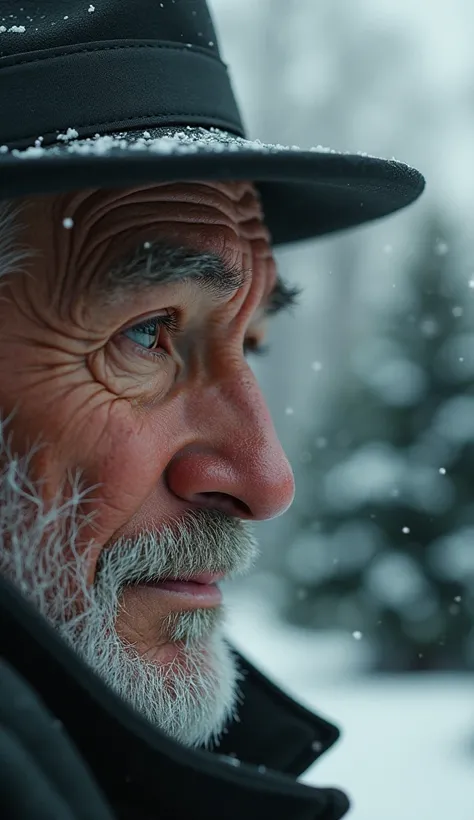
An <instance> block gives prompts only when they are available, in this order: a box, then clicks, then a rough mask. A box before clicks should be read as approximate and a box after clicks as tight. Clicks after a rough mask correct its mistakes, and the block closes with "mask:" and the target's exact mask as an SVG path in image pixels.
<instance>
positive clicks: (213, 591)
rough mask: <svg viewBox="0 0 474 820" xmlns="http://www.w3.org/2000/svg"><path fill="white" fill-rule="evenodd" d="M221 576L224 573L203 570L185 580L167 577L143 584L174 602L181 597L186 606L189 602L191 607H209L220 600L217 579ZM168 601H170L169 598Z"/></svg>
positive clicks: (215, 604) (220, 594) (220, 595)
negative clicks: (164, 579)
mask: <svg viewBox="0 0 474 820" xmlns="http://www.w3.org/2000/svg"><path fill="white" fill-rule="evenodd" d="M222 578H224V573H211V572H203V573H200V574H199V575H193V576H192V578H189V579H186V580H185V581H184V580H181V579H180V578H168V579H166V581H154V582H153V583H151V584H146V585H145V586H146V587H147V588H148V589H152V590H154V591H155V592H156V593H157V594H162V595H166V596H168V597H170V599H174V600H176V602H177V599H178V598H181V599H182V601H183V603H186V605H187V606H188V605H190V604H191V605H192V607H211V606H217V605H218V604H220V603H221V601H222V592H221V590H220V589H219V587H218V586H217V581H220V580H222ZM170 603H172V601H171V600H170Z"/></svg>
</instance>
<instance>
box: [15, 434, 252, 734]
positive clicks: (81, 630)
mask: <svg viewBox="0 0 474 820" xmlns="http://www.w3.org/2000/svg"><path fill="white" fill-rule="evenodd" d="M4 428H5V422H4V423H3V424H2V422H1V421H0V463H1V464H3V465H4V466H3V468H2V470H1V471H0V573H1V574H2V575H3V576H5V577H6V578H8V579H9V580H10V581H12V582H13V583H14V584H15V585H16V586H17V587H18V588H19V589H20V591H21V592H22V593H23V595H24V596H25V597H26V598H27V599H28V600H30V601H31V602H32V603H33V605H34V606H35V607H36V609H37V610H38V611H39V612H40V613H41V614H42V615H43V616H44V617H45V618H46V619H47V620H48V621H49V622H50V623H51V624H52V625H53V627H54V628H55V629H56V630H57V631H58V632H59V634H60V635H61V637H62V638H63V639H64V640H65V641H66V642H67V643H68V644H69V645H70V646H72V647H73V649H74V650H75V652H77V654H78V655H79V656H80V657H81V658H82V659H83V660H84V661H85V662H86V663H87V664H88V665H89V666H90V667H92V669H94V670H95V671H96V672H97V673H98V675H100V677H101V678H102V679H103V680H104V681H105V682H106V684H107V685H108V686H110V687H111V689H113V690H114V691H115V692H116V693H117V694H118V695H119V696H120V697H122V698H123V699H124V700H126V701H127V702H128V703H130V704H131V705H132V706H133V707H134V708H135V709H136V710H137V711H138V712H140V713H141V714H142V715H143V716H144V717H145V718H146V719H147V720H148V721H150V722H151V723H152V724H153V725H154V726H156V727H158V728H159V729H161V730H162V731H163V732H165V733H166V734H167V735H168V736H170V737H172V738H173V739H174V740H176V741H178V742H180V743H182V744H184V745H186V746H191V747H196V746H211V745H212V744H214V743H216V742H217V741H218V738H219V735H220V734H221V733H222V731H223V729H224V727H225V725H226V723H227V722H228V721H229V720H231V719H232V718H234V717H235V710H236V704H237V701H238V681H239V679H240V673H239V671H238V669H237V665H236V660H235V658H234V655H233V654H232V652H231V650H230V648H229V647H228V645H227V643H226V641H225V638H224V634H223V622H224V610H223V608H222V607H219V608H217V609H211V610H209V609H201V610H195V611H188V612H178V613H174V614H173V615H172V616H169V617H168V618H166V619H165V621H164V623H163V625H162V626H164V627H165V628H166V633H165V634H167V636H168V640H169V641H173V642H176V641H178V642H179V643H178V646H179V650H178V652H177V654H176V657H175V659H174V660H173V661H172V662H171V663H169V664H167V665H159V664H158V663H155V662H153V661H151V660H148V659H146V658H144V657H143V656H142V655H140V654H139V653H138V652H137V651H136V649H134V647H133V646H131V645H126V644H125V643H124V642H123V641H122V640H121V639H120V637H119V635H118V633H117V630H116V626H115V624H116V618H117V613H118V611H119V606H120V604H119V599H120V595H121V592H122V590H123V589H124V587H125V586H126V585H127V584H133V583H138V582H141V583H143V582H146V581H152V580H157V579H158V578H160V579H163V578H166V577H169V578H171V577H174V578H177V577H180V578H183V579H184V578H186V577H188V578H189V577H191V576H193V575H195V574H197V573H199V572H225V573H226V575H227V577H235V576H236V575H239V574H241V573H242V572H245V571H247V570H248V569H249V567H250V566H251V565H252V563H253V561H254V560H255V558H256V556H257V554H258V547H257V543H256V541H255V539H254V537H253V535H252V533H251V530H250V526H249V524H248V522H244V521H241V520H238V519H231V518H229V517H227V516H224V515H223V514H220V513H215V512H206V511H204V510H201V511H198V513H193V514H190V515H188V516H186V519H184V518H183V519H181V520H180V521H175V522H173V529H171V528H170V526H166V527H164V528H162V529H160V532H159V534H158V533H156V532H142V533H141V534H140V536H139V537H138V538H137V539H134V540H122V539H121V540H119V541H117V542H115V543H113V544H112V545H110V546H109V545H107V548H106V549H104V550H103V551H102V553H101V556H100V559H99V562H98V565H97V571H96V579H95V582H94V585H93V587H92V588H90V587H88V586H87V583H86V568H87V565H88V554H89V550H88V549H86V550H84V551H82V550H81V552H80V553H79V552H78V549H77V544H78V541H79V535H80V531H81V529H82V527H83V526H84V524H86V523H90V521H91V517H88V516H87V515H86V514H85V513H84V512H83V505H84V502H85V501H86V500H87V499H86V496H87V491H84V490H81V489H80V476H79V475H76V476H75V477H73V476H68V479H67V481H66V482H65V484H64V487H62V488H61V491H60V493H59V494H58V498H57V500H56V501H55V502H54V503H53V504H50V505H48V508H46V507H45V504H44V503H43V501H42V498H41V495H40V493H39V491H38V487H36V486H35V485H34V484H33V482H32V481H31V480H30V479H29V477H28V476H29V472H30V470H29V465H30V460H31V457H32V456H33V455H34V452H35V451H36V450H35V449H33V450H32V451H31V452H30V453H29V454H28V455H27V456H26V457H23V458H18V457H15V456H13V455H12V453H11V451H10V447H9V445H8V442H7V440H6V439H5V429H4ZM36 449H37V448H36ZM65 489H67V493H66V492H65ZM64 499H67V500H64ZM90 547H91V548H92V545H90Z"/></svg>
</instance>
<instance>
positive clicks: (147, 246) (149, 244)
mask: <svg viewBox="0 0 474 820" xmlns="http://www.w3.org/2000/svg"><path fill="white" fill-rule="evenodd" d="M143 247H144V248H146V250H148V248H151V242H144V243H143Z"/></svg>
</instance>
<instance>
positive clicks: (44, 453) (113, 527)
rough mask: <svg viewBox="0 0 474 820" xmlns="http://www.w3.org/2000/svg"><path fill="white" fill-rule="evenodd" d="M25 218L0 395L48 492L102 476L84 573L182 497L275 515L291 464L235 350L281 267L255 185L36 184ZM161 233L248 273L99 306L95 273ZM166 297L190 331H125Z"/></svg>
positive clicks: (128, 630) (8, 300) (139, 624)
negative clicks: (56, 190)
mask: <svg viewBox="0 0 474 820" xmlns="http://www.w3.org/2000/svg"><path fill="white" fill-rule="evenodd" d="M65 217H69V218H72V219H73V220H74V227H73V229H72V230H67V229H65V228H64V227H63V224H62V223H63V219H64V218H65ZM21 219H22V222H23V224H24V236H23V237H21V238H22V240H26V242H27V243H28V244H30V245H31V246H33V247H34V248H36V249H38V251H39V253H38V255H37V256H36V258H35V259H34V260H32V261H31V262H30V263H29V265H28V275H25V274H23V273H18V274H15V275H13V276H11V277H7V278H6V279H5V281H3V282H2V290H1V294H0V296H1V299H0V406H1V408H2V411H3V413H4V414H8V413H10V412H11V411H12V410H14V409H16V416H15V419H14V424H13V430H14V436H15V438H14V446H15V448H16V449H17V450H19V451H20V452H24V451H25V450H26V449H27V448H28V447H29V446H30V445H31V444H32V442H34V441H35V440H36V439H37V438H38V437H41V439H42V440H43V441H45V442H47V446H46V447H44V448H43V449H41V451H40V452H39V453H38V454H37V455H36V456H35V458H34V460H33V468H34V474H35V476H37V477H41V478H42V479H43V480H44V482H45V483H44V493H45V495H46V497H48V495H50V496H51V497H52V496H54V494H55V492H56V491H57V489H58V487H59V486H60V483H61V481H62V480H63V479H64V476H65V474H66V472H67V470H72V471H74V470H75V469H76V468H79V469H80V470H81V471H82V473H83V477H84V480H85V483H86V484H87V485H89V486H94V487H95V486H96V485H99V486H98V487H97V489H96V490H94V491H93V492H92V495H91V500H90V501H89V502H88V508H87V512H91V510H92V511H93V512H94V513H95V518H94V521H93V523H92V524H91V526H90V527H88V528H86V529H85V530H84V531H83V532H82V539H83V542H84V544H86V543H87V542H88V541H90V539H94V543H95V547H94V549H93V550H92V551H91V552H90V559H89V561H88V568H87V574H88V582H89V583H91V584H92V583H93V580H94V574H95V567H96V562H97V559H98V556H99V554H100V551H101V550H102V549H103V548H104V547H105V546H106V545H107V544H108V543H111V542H113V541H114V540H115V539H116V538H117V537H118V536H123V535H125V536H129V537H132V536H134V534H136V533H138V532H140V530H141V529H142V528H143V527H150V526H152V527H154V528H157V529H158V530H159V528H160V525H163V523H165V522H166V521H168V520H170V519H171V518H173V517H176V516H179V515H182V514H183V513H185V512H187V511H189V510H191V509H195V508H207V509H217V510H220V511H222V512H224V513H226V514H227V515H229V516H232V517H239V518H242V519H248V520H254V521H257V520H265V519H270V518H273V517H275V516H278V515H280V514H282V513H283V512H284V511H285V510H286V509H287V508H288V507H289V506H290V504H291V502H292V499H293V494H294V484H293V476H292V472H291V468H290V466H289V464H288V461H287V459H286V457H285V455H284V453H283V451H282V448H281V446H280V443H279V442H278V439H277V437H276V434H275V431H274V428H273V425H272V422H271V419H270V416H269V413H268V410H267V408H266V406H265V402H264V399H263V397H262V394H261V392H260V390H259V387H258V385H257V383H256V380H255V378H254V375H253V373H252V371H251V369H250V367H249V365H248V363H247V362H246V360H245V357H244V354H243V344H244V340H245V339H248V338H260V337H262V336H263V334H264V327H263V323H262V315H261V309H260V306H261V304H262V302H263V301H264V299H265V296H266V295H267V294H268V293H269V292H270V290H271V288H272V285H273V282H274V278H275V266H274V261H273V258H272V252H271V247H270V238H269V235H268V232H267V229H266V228H265V225H264V221H263V216H262V213H261V209H260V204H259V199H258V196H257V193H256V191H255V189H254V187H253V186H252V185H251V184H250V183H244V182H238V183H217V182H206V183H194V182H193V183H185V182H183V183H179V184H177V183H174V184H159V185H149V186H141V187H139V188H135V189H129V190H125V191H122V190H115V191H102V190H100V191H99V190H87V191H80V192H75V193H72V194H71V193H67V194H61V195H51V196H41V197H37V198H32V199H31V200H29V201H28V203H27V208H26V209H25V210H24V211H23V212H22V215H21ZM158 238H165V239H172V240H173V241H178V242H179V241H182V242H183V243H184V244H186V245H188V246H192V247H195V248H196V249H199V250H211V251H213V252H214V253H217V254H219V255H221V256H222V257H223V258H225V259H227V260H228V261H231V262H238V263H240V264H241V265H242V267H244V268H245V269H249V268H250V269H251V271H252V276H251V278H249V280H248V282H246V284H245V285H244V286H243V287H242V288H241V289H240V290H239V291H238V292H237V293H236V294H235V295H233V296H232V297H227V298H226V299H221V300H220V301H217V300H216V297H215V296H211V295H209V294H206V293H205V292H203V291H202V290H201V289H200V288H199V287H198V285H197V284H196V285H194V284H187V285H186V286H185V285H183V284H173V285H169V284H168V285H161V286H160V287H157V288H155V289H154V290H153V292H152V293H148V294H147V295H146V296H143V295H142V296H138V295H137V296H133V295H129V296H128V297H127V299H126V300H119V301H117V302H114V303H112V304H111V305H109V306H108V307H105V306H104V305H103V304H101V303H100V302H99V301H98V299H97V298H96V295H95V293H94V281H95V278H96V277H97V276H98V275H100V273H101V272H103V271H104V270H106V269H107V267H108V266H110V265H112V263H113V262H114V259H115V258H116V257H117V255H121V254H122V253H123V252H124V251H125V250H126V249H127V248H129V247H131V246H134V245H136V244H137V243H138V242H139V241H146V240H156V239H158ZM170 307H173V308H177V309H178V310H179V312H180V314H181V315H182V317H183V326H184V330H183V333H182V334H181V335H180V337H179V338H178V339H177V340H175V341H173V342H169V345H168V346H167V349H168V356H167V357H166V359H164V360H160V361H156V360H154V359H153V358H151V357H149V355H148V354H143V352H142V351H140V350H139V349H138V348H137V345H135V344H134V343H133V342H132V341H130V340H129V339H127V338H126V337H124V336H123V335H121V331H123V329H124V328H126V327H130V326H131V325H133V324H137V323H138V322H139V321H140V320H142V319H143V318H147V317H150V316H153V315H156V314H157V313H160V312H163V311H165V310H166V309H169V308H170ZM165 336H166V334H165ZM165 336H164V337H163V338H164V339H165ZM165 346H166V345H165ZM133 594H134V595H135V598H133V595H132V599H131V600H129V602H128V603H129V605H128V607H127V613H128V614H127V619H128V620H127V621H126V623H124V624H123V625H122V631H123V633H124V634H125V635H126V636H127V637H128V638H133V637H134V638H135V639H137V640H138V641H140V636H141V637H142V639H143V641H144V643H146V644H148V643H149V635H150V630H151V629H152V626H153V623H155V621H156V615H157V613H156V612H155V611H154V610H153V606H155V607H156V606H157V604H156V601H155V602H154V603H153V605H151V604H149V603H148V601H147V600H146V599H143V598H140V592H139V591H138V590H137V591H135V592H134V593H133ZM162 614H163V613H162ZM157 640H158V639H157Z"/></svg>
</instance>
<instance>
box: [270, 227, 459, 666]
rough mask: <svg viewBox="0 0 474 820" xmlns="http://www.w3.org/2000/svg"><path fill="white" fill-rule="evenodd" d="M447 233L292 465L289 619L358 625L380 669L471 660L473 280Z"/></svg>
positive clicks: (436, 231)
mask: <svg viewBox="0 0 474 820" xmlns="http://www.w3.org/2000/svg"><path fill="white" fill-rule="evenodd" d="M447 234H448V232H447V231H446V229H445V228H443V227H442V226H441V224H440V221H439V220H438V219H436V218H432V220H431V221H430V223H429V225H428V226H427V229H426V235H425V237H424V238H423V239H422V241H421V243H420V251H419V253H418V254H417V256H416V258H415V260H414V262H413V265H412V270H411V272H410V276H409V280H408V281H409V282H411V295H410V298H409V299H408V304H405V305H404V306H403V308H400V307H399V308H397V309H395V310H392V312H391V313H390V315H388V316H387V315H385V316H384V317H381V318H380V321H379V324H378V327H377V328H376V330H375V332H373V326H371V333H370V335H369V336H368V337H367V338H366V339H365V340H362V341H361V342H360V343H359V344H358V345H357V346H356V349H355V351H353V354H352V361H353V367H352V368H351V373H352V379H351V380H350V381H348V380H346V381H345V383H344V384H339V385H338V386H337V391H338V392H337V395H335V396H334V397H333V401H332V402H331V403H330V404H331V413H330V415H329V416H328V417H327V418H326V420H325V421H324V422H323V424H322V425H321V424H320V425H319V427H318V429H317V430H314V429H313V430H310V431H309V432H307V433H306V434H305V437H304V440H303V441H302V446H301V464H300V466H299V468H298V471H297V478H298V494H297V500H296V505H297V506H296V510H295V517H294V521H295V532H294V534H293V538H292V539H291V541H290V543H291V546H290V548H289V549H288V550H287V552H286V556H285V559H284V564H285V573H286V575H287V577H288V579H289V580H290V586H291V594H290V596H289V599H288V603H287V607H286V616H287V617H288V619H289V620H290V621H292V622H293V623H297V624H300V625H304V626H307V627H312V628H316V629H318V628H321V629H328V628H338V629H341V628H342V629H344V630H349V631H350V632H353V633H355V634H356V637H360V634H359V633H362V637H363V638H364V639H367V640H370V642H371V643H372V645H373V646H374V647H375V650H376V652H375V655H374V657H375V668H376V669H377V670H379V671H418V670H428V669H466V668H471V669H472V668H473V667H474V631H473V628H472V618H473V615H474V597H473V592H474V386H473V381H474V332H470V324H471V321H472V311H471V310H470V307H469V305H470V301H471V300H474V290H473V287H474V281H473V282H470V283H469V281H468V280H469V277H468V276H467V277H465V279H464V280H463V281H461V280H462V277H460V276H459V274H458V275H457V276H456V275H455V269H456V265H457V264H458V263H457V261H456V253H455V252H454V248H453V238H452V237H450V236H448V235H447ZM348 355H351V352H350V351H348Z"/></svg>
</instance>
